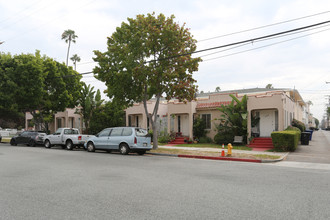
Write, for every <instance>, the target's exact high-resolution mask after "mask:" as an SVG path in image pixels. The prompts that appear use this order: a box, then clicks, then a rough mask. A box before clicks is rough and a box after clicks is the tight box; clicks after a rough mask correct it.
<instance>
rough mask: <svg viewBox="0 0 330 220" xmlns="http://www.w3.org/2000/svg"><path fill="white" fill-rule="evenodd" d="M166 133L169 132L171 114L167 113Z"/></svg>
mask: <svg viewBox="0 0 330 220" xmlns="http://www.w3.org/2000/svg"><path fill="white" fill-rule="evenodd" d="M167 134H171V115H170V114H168V115H167Z"/></svg>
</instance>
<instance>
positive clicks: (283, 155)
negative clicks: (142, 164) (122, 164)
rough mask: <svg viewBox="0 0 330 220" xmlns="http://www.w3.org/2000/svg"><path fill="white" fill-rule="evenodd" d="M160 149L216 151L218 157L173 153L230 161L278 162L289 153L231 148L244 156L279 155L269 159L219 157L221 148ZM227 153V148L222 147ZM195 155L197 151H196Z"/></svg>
mask: <svg viewBox="0 0 330 220" xmlns="http://www.w3.org/2000/svg"><path fill="white" fill-rule="evenodd" d="M158 148H160V149H162V148H163V149H179V150H186V151H196V152H198V151H199V152H218V153H219V157H209V156H193V155H174V156H178V157H189V158H198V159H217V160H232V161H244V162H259V163H263V162H278V161H281V160H283V159H285V158H286V157H287V155H288V154H289V153H288V152H264V151H247V150H234V149H233V150H232V153H233V155H235V154H236V155H239V154H242V155H246V156H249V155H251V156H253V155H261V154H262V155H270V156H279V159H275V160H271V159H257V160H254V159H253V160H252V159H247V158H245V157H244V158H240V157H220V154H221V151H222V148H221V147H219V148H196V147H178V146H173V145H162V146H158ZM224 151H225V153H226V155H227V149H224ZM196 155H197V153H196Z"/></svg>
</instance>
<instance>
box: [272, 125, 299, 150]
mask: <svg viewBox="0 0 330 220" xmlns="http://www.w3.org/2000/svg"><path fill="white" fill-rule="evenodd" d="M272 140H273V145H274V149H275V150H278V151H291V152H292V151H295V150H296V149H297V147H298V143H299V140H300V132H298V131H296V130H286V131H276V132H273V133H272Z"/></svg>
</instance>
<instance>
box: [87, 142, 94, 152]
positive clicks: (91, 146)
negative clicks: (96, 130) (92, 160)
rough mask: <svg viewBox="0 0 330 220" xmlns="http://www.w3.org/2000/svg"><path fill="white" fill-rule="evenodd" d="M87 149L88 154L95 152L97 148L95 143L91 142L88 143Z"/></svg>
mask: <svg viewBox="0 0 330 220" xmlns="http://www.w3.org/2000/svg"><path fill="white" fill-rule="evenodd" d="M86 148H87V151H88V152H95V146H94V144H93V142H91V141H90V142H88V143H87V147H86Z"/></svg>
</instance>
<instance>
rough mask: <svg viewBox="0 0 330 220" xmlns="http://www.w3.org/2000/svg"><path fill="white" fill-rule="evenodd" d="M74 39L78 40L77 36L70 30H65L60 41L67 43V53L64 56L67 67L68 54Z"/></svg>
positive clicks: (74, 41)
mask: <svg viewBox="0 0 330 220" xmlns="http://www.w3.org/2000/svg"><path fill="white" fill-rule="evenodd" d="M76 38H78V36H77V35H76V34H75V32H74V31H73V30H71V29H68V30H65V31H64V32H63V34H62V40H65V43H68V52H67V54H66V65H67V66H68V63H69V52H70V46H71V41H72V42H73V43H76Z"/></svg>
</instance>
